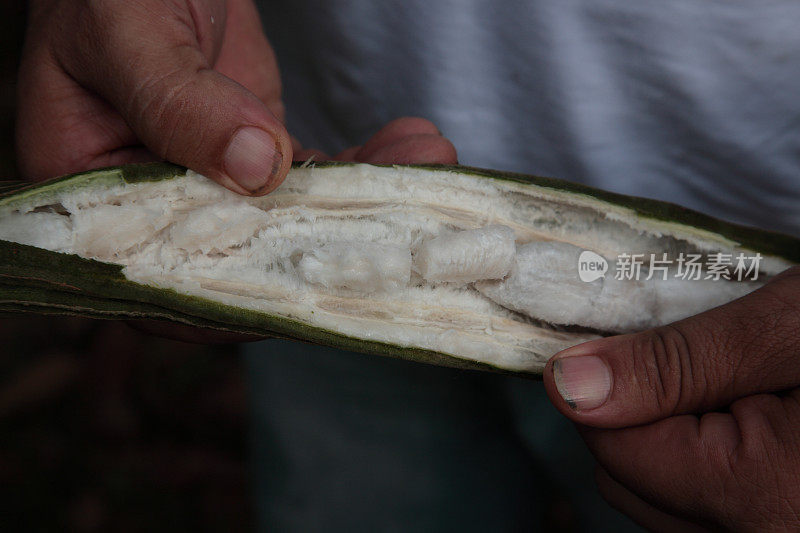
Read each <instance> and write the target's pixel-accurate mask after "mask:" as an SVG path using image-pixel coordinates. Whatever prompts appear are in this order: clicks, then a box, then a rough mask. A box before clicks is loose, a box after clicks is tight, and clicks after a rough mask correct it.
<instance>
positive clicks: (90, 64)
mask: <svg viewBox="0 0 800 533" xmlns="http://www.w3.org/2000/svg"><path fill="white" fill-rule="evenodd" d="M99 5H100V6H101V7H96V8H93V9H85V10H82V11H81V12H80V13H79V14H78V15H77V16H78V17H79V20H82V21H83V24H81V25H80V26H79V30H78V31H76V32H75V37H74V39H75V42H74V43H72V45H71V46H67V47H66V50H69V51H73V52H74V51H75V50H85V51H86V54H85V55H79V54H74V53H64V54H63V55H62V56H60V57H58V59H59V60H60V62H61V63H62V64H63V65H64V67H65V68H66V69H67V71H68V72H69V73H70V74H71V75H72V76H73V77H74V78H75V79H77V80H78V81H79V82H80V83H82V84H83V85H85V86H87V87H89V88H91V89H93V90H94V91H95V92H97V93H98V94H100V95H101V96H102V97H104V98H105V99H106V100H108V101H109V103H111V105H112V106H113V107H114V108H115V109H117V110H118V111H119V112H120V114H121V115H122V116H123V118H124V119H125V121H126V122H127V123H128V125H129V126H130V127H131V129H132V130H133V131H134V132H135V133H136V135H137V137H138V138H139V139H141V140H142V141H143V143H144V144H145V145H146V146H147V147H148V148H149V149H150V150H151V151H153V152H154V153H156V154H157V155H158V156H159V157H162V158H164V159H168V160H170V161H173V162H176V163H180V164H182V165H186V166H188V167H189V168H192V169H193V170H196V171H198V172H200V173H202V174H205V175H207V176H209V177H211V178H212V179H215V180H216V181H218V182H220V183H221V184H223V185H224V186H226V187H228V188H230V189H232V190H234V191H236V192H239V193H242V194H264V193H266V192H269V191H270V190H272V189H274V188H275V187H276V186H277V185H278V184H279V183H280V181H282V179H283V178H284V177H285V175H286V173H287V172H288V169H289V166H290V163H291V142H290V139H289V136H288V133H287V132H286V130H285V128H284V127H283V125H282V124H281V122H280V120H279V119H278V118H277V117H275V116H274V115H273V114H272V113H271V112H270V111H269V110H268V109H267V107H266V106H265V105H264V104H263V103H262V102H261V101H260V100H259V98H258V97H257V96H255V95H254V94H253V93H251V92H250V91H248V90H247V89H245V88H244V87H242V86H241V85H239V84H238V83H236V82H234V81H233V80H231V79H230V78H228V77H226V76H224V75H222V74H220V73H219V72H216V71H214V70H212V69H211V68H210V67H211V64H210V62H209V58H208V53H206V52H204V51H203V50H202V49H201V43H200V42H199V41H198V35H197V33H196V31H195V27H201V26H202V25H203V24H205V22H204V21H206V20H208V21H210V20H211V17H212V16H214V13H218V7H215V6H219V5H222V4H220V3H218V2H195V3H193V5H194V6H195V9H194V10H188V8H187V10H186V12H181V13H179V14H176V12H177V11H176V9H170V8H169V7H168V6H167V3H163V2H157V1H147V2H145V1H142V2H137V3H126V4H125V6H130V7H126V9H124V10H123V9H116V8H115V7H114V6H113V5H111V6H109V5H108V4H99ZM219 18H220V19H224V15H222V16H220V17H219ZM201 33H202V32H201ZM212 33H213V32H212ZM56 54H58V51H56ZM284 154H285V155H286V157H284Z"/></svg>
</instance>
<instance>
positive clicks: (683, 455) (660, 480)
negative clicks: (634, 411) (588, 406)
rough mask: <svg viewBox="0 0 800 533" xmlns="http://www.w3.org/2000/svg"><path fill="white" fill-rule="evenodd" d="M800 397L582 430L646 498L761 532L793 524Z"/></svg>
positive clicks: (753, 400)
mask: <svg viewBox="0 0 800 533" xmlns="http://www.w3.org/2000/svg"><path fill="white" fill-rule="evenodd" d="M798 400H800V392H798V391H797V390H794V391H792V392H791V393H790V394H788V395H786V396H783V397H779V396H776V395H769V394H762V395H757V396H751V397H748V398H745V399H742V400H738V401H736V402H734V403H733V404H732V405H731V407H730V412H728V413H709V414H706V415H703V416H702V417H697V416H693V415H681V416H676V417H671V418H667V419H665V420H661V421H659V422H655V423H653V424H648V425H644V426H637V427H633V428H625V429H597V428H590V427H587V426H579V431H580V433H581V436H582V437H583V438H584V440H585V441H586V443H587V445H588V446H589V448H590V450H591V451H592V453H593V454H594V456H595V458H596V459H597V461H598V463H600V464H601V465H602V466H603V468H604V469H605V470H606V471H607V472H608V473H609V475H610V476H611V477H613V478H614V479H615V480H617V481H618V482H619V483H621V484H622V485H624V486H625V487H626V488H627V489H628V490H630V491H631V492H633V493H635V494H636V495H637V496H638V497H639V498H641V499H642V500H643V501H645V502H648V503H649V504H651V505H655V506H656V507H658V508H659V509H661V510H663V511H664V512H666V513H668V514H670V515H673V516H678V517H681V518H683V519H686V520H689V521H692V522H695V523H703V524H705V523H706V521H708V520H710V521H711V523H712V524H714V525H715V526H716V527H720V526H721V527H723V528H725V529H736V528H737V524H738V525H739V527H741V525H742V524H749V527H751V528H752V529H753V530H764V529H765V528H766V527H767V525H769V523H770V522H772V523H773V524H772V525H773V526H774V524H775V523H782V522H785V523H787V524H788V523H792V522H793V521H796V517H797V515H796V510H795V509H793V507H792V505H793V498H795V496H794V495H795V494H796V491H795V490H794V487H795V486H796V479H797V476H798V475H800V466H798V464H797V452H796V450H797V448H798V444H800V438H799V437H798V435H797V431H796V427H797V423H798V421H800V403H798ZM759 521H766V523H764V524H761V525H759Z"/></svg>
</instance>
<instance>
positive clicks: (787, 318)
mask: <svg viewBox="0 0 800 533" xmlns="http://www.w3.org/2000/svg"><path fill="white" fill-rule="evenodd" d="M799 345H800V270H798V269H792V270H791V271H789V272H787V273H785V274H784V275H781V276H778V277H776V278H775V279H774V280H773V281H771V282H770V283H768V284H767V285H765V286H764V287H762V288H761V289H759V290H757V291H755V292H753V293H751V294H749V295H747V296H745V297H743V298H740V299H739V300H736V301H734V302H731V303H729V304H727V305H724V306H720V307H717V308H715V309H712V310H710V311H707V312H705V313H701V314H699V315H696V316H694V317H691V318H688V319H686V320H682V321H679V322H676V323H674V324H671V325H669V326H665V327H660V328H655V329H653V330H649V331H646V332H643V333H638V334H632V335H623V336H619V337H609V338H605V339H599V340H595V341H591V342H588V343H585V344H581V345H579V346H576V347H573V348H570V349H568V350H565V351H563V352H561V353H559V354H556V356H555V357H554V358H553V359H552V360H551V361H550V362H549V363H548V366H547V368H546V370H545V376H544V380H545V387H546V389H547V392H548V395H549V396H550V398H551V400H552V401H553V403H554V404H555V405H556V407H557V408H558V409H559V410H560V411H561V412H562V413H564V414H566V415H567V416H568V417H570V418H571V419H573V420H574V421H577V422H580V423H581V424H586V425H590V426H596V427H625V426H631V425H637V424H643V423H647V422H651V421H655V420H659V419H662V418H666V417H669V416H672V415H676V414H681V413H699V412H707V411H710V410H713V409H716V408H719V407H724V406H727V405H729V404H730V403H731V402H732V401H734V400H736V399H737V398H743V397H746V396H750V395H752V394H757V393H760V392H771V391H780V390H786V389H789V388H792V387H794V386H795V385H797V384H799V383H800V357H798V355H800V348H798V346H799Z"/></svg>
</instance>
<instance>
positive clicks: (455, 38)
mask: <svg viewBox="0 0 800 533" xmlns="http://www.w3.org/2000/svg"><path fill="white" fill-rule="evenodd" d="M260 7H261V8H262V11H263V13H264V14H265V16H264V22H265V27H266V32H267V35H268V37H269V38H270V40H271V41H272V42H273V45H274V46H275V48H276V51H277V53H278V56H279V60H280V62H281V67H282V71H283V76H284V85H285V99H286V103H287V107H288V122H289V127H290V130H291V131H292V132H293V133H295V134H296V135H298V137H299V138H300V139H301V140H302V141H303V142H304V143H305V144H307V145H309V146H315V147H321V148H323V149H326V150H329V151H335V150H337V149H340V148H342V147H344V146H346V145H349V144H354V143H361V142H363V141H364V140H365V139H366V138H367V137H368V136H369V135H370V134H371V133H373V132H374V131H375V129H377V128H378V127H380V126H381V125H382V124H383V123H385V122H386V121H388V120H390V119H392V118H396V117H398V116H402V115H419V116H424V117H427V118H429V119H431V120H433V121H434V122H435V123H436V124H437V125H438V126H439V127H440V129H441V130H442V131H443V132H444V134H445V135H447V136H448V137H449V138H450V139H451V140H452V141H453V142H454V144H455V146H456V148H457V149H458V151H459V156H460V161H461V162H462V163H464V164H470V165H476V166H483V167H491V168H497V169H505V170H515V171H520V172H527V173H535V174H540V175H548V176H555V177H561V178H565V179H570V180H573V181H580V182H583V183H587V184H591V185H594V186H598V187H602V188H605V189H610V190H614V191H619V192H623V193H628V194H635V195H641V196H649V197H654V198H660V199H665V200H670V201H673V202H676V203H680V204H683V205H686V206H688V207H692V208H695V209H699V210H702V211H705V212H707V213H710V214H713V215H716V216H719V217H722V218H726V219H729V220H733V221H738V222H742V223H746V224H752V225H757V226H762V227H765V228H772V229H778V230H782V231H785V232H790V233H794V234H800V31H798V29H797V28H798V21H800V2H798V1H797V0H759V1H757V2H756V1H753V0H749V1H748V0H670V1H668V2H665V1H663V0H636V1H630V0H502V1H490V0H485V1H481V0H393V1H387V0H381V1H374V0H274V1H270V2H262V5H261V6H260ZM267 7H268V9H267Z"/></svg>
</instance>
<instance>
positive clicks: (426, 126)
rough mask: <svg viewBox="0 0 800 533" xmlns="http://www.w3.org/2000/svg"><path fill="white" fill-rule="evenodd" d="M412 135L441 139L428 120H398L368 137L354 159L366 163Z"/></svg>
mask: <svg viewBox="0 0 800 533" xmlns="http://www.w3.org/2000/svg"><path fill="white" fill-rule="evenodd" d="M412 135H435V136H437V137H441V133H439V130H438V128H437V127H436V126H435V125H434V124H433V122H431V121H430V120H426V119H424V118H418V117H402V118H398V119H395V120H393V121H391V122H389V123H388V124H386V125H385V126H384V127H382V128H381V129H380V131H378V133H376V134H375V135H373V136H372V137H370V139H369V140H368V141H367V142H366V143H364V146H362V147H361V149H360V150H359V151H358V153H357V155H356V156H355V159H356V160H358V161H368V160H369V159H370V158H371V157H372V155H373V154H374V153H375V152H376V151H378V150H380V149H382V148H385V147H387V146H389V145H391V144H393V143H395V142H397V141H400V140H402V139H404V138H405V137H409V136H412Z"/></svg>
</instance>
